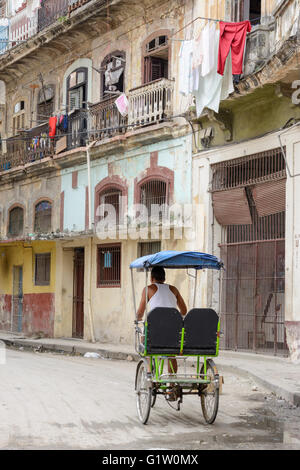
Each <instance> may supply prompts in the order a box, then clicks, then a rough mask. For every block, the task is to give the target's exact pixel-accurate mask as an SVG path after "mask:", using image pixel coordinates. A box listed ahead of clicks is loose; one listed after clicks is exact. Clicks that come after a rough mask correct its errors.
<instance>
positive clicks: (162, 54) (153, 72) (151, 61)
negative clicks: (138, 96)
mask: <svg viewBox="0 0 300 470" xmlns="http://www.w3.org/2000/svg"><path fill="white" fill-rule="evenodd" d="M143 56H144V83H149V82H152V81H154V80H158V79H160V78H168V76H169V46H168V36H167V34H166V32H164V33H163V32H162V33H161V34H160V33H159V32H158V33H157V35H156V36H154V37H153V38H151V39H150V40H148V41H147V42H146V44H145V45H144V50H143Z"/></svg>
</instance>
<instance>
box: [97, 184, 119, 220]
mask: <svg viewBox="0 0 300 470" xmlns="http://www.w3.org/2000/svg"><path fill="white" fill-rule="evenodd" d="M98 203H99V205H101V204H111V205H112V206H113V207H114V209H115V211H116V222H117V224H118V223H119V222H120V217H121V213H122V191H121V190H120V189H118V188H116V187H113V186H112V187H109V188H107V189H104V190H103V191H101V192H100V193H99V200H98ZM106 214H107V211H105V212H104V214H103V217H105V215H106ZM101 218H102V217H100V219H101Z"/></svg>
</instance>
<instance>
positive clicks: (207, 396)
mask: <svg viewBox="0 0 300 470" xmlns="http://www.w3.org/2000/svg"><path fill="white" fill-rule="evenodd" d="M216 370H217V369H216V368H215V365H214V362H213V361H212V360H208V361H207V368H206V375H207V379H208V380H209V381H210V383H209V384H207V385H206V386H203V388H202V390H201V396H200V398H201V407H202V413H203V416H204V419H205V421H206V422H207V423H208V424H213V422H214V421H215V419H216V417H217V413H218V408H219V383H218V379H219V377H218V375H217V372H215V371H216ZM201 374H204V364H203V366H202V368H201Z"/></svg>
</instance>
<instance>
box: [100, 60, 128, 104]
mask: <svg viewBox="0 0 300 470" xmlns="http://www.w3.org/2000/svg"><path fill="white" fill-rule="evenodd" d="M125 64H126V60H125V52H121V51H115V52H113V53H111V54H109V55H107V56H106V57H105V59H104V60H103V62H102V63H101V70H102V74H101V99H102V100H104V99H106V98H111V97H112V96H114V95H118V94H119V93H123V92H124V91H125V81H124V75H125Z"/></svg>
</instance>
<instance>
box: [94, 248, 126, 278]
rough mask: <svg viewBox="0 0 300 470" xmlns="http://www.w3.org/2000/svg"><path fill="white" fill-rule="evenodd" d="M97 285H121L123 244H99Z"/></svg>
mask: <svg viewBox="0 0 300 470" xmlns="http://www.w3.org/2000/svg"><path fill="white" fill-rule="evenodd" d="M97 251H98V255H97V268H98V269H97V287H121V245H120V244H113V245H98V250H97Z"/></svg>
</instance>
